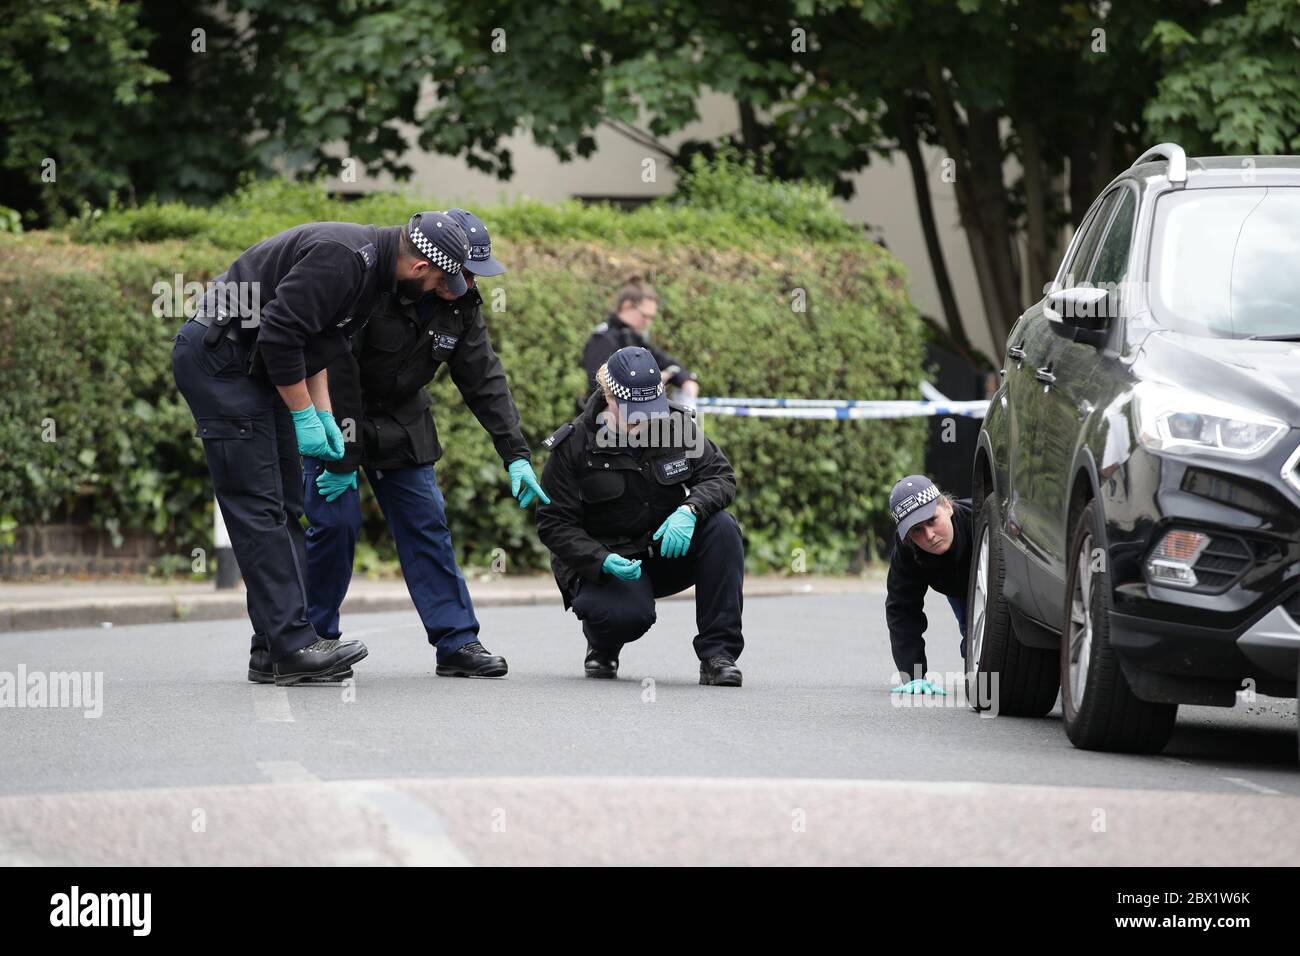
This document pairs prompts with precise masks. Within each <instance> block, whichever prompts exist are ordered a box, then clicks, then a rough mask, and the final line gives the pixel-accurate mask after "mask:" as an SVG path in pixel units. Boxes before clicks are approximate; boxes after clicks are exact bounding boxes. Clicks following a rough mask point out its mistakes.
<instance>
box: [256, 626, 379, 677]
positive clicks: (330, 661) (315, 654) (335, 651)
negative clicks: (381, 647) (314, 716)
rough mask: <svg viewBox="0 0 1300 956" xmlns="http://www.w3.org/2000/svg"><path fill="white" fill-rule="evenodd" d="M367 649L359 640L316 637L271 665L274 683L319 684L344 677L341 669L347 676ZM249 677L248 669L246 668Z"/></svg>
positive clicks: (365, 653) (363, 657) (366, 652)
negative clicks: (312, 641) (311, 641)
mask: <svg viewBox="0 0 1300 956" xmlns="http://www.w3.org/2000/svg"><path fill="white" fill-rule="evenodd" d="M369 653H370V652H369V651H368V650H366V645H364V644H362V643H361V642H360V641H335V640H330V639H327V638H318V639H317V640H316V641H315V642H314V643H312V644H308V645H307V646H306V647H304V648H303V649H302V650H299V651H294V652H293V653H292V654H290V655H289V656H288V657H286V658H285V659H284V660H282V661H276V662H275V663H274V664H272V665H271V672H272V674H273V675H274V677H275V682H276V684H278V685H279V686H281V687H289V686H292V685H293V684H309V683H310V684H319V683H330V682H333V681H336V680H344V679H345V678H344V676H343V672H344V671H347V672H348V674H349V675H350V674H351V672H352V665H353V664H355V663H357V662H358V661H361V660H364V659H365V656H366V655H367V654H369ZM248 673H249V676H250V678H251V677H252V673H253V671H252V668H251V667H250V668H249V671H248Z"/></svg>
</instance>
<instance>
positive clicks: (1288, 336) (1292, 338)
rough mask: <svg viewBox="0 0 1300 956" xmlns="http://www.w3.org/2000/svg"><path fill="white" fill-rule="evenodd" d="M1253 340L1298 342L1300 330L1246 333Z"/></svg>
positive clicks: (1299, 340)
mask: <svg viewBox="0 0 1300 956" xmlns="http://www.w3.org/2000/svg"><path fill="white" fill-rule="evenodd" d="M1246 338H1247V339H1249V340H1251V341H1254V342H1300V332H1283V333H1282V334H1281V335H1248V336H1246Z"/></svg>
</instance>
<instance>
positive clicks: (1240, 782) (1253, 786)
mask: <svg viewBox="0 0 1300 956" xmlns="http://www.w3.org/2000/svg"><path fill="white" fill-rule="evenodd" d="M1223 779H1224V780H1226V781H1228V783H1235V784H1236V785H1237V786H1239V787H1245V788H1246V789H1247V790H1254V791H1255V792H1256V793H1267V794H1268V795H1269V796H1273V797H1276V796H1278V795H1279V794H1280V793H1281V791H1280V790H1273V789H1271V788H1269V787H1261V786H1260V785H1259V784H1257V783H1251V782H1250V781H1249V780H1247V779H1246V778H1245V777H1224V778H1223Z"/></svg>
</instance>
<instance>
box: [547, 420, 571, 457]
mask: <svg viewBox="0 0 1300 956" xmlns="http://www.w3.org/2000/svg"><path fill="white" fill-rule="evenodd" d="M572 434H573V422H565V423H564V424H563V425H561V426H560V427H559V428H557V429H556V430H555V434H554V435H552V436H551V437H550V438H548V439H546V440H545V441H544V442H542V447H543V448H545V449H546V450H547V451H550V450H551V449H553V448H554V447H555V446H556V445H558V444H559V443H560V442H562V441H564V439H566V438H568V437H569V436H570V435H572Z"/></svg>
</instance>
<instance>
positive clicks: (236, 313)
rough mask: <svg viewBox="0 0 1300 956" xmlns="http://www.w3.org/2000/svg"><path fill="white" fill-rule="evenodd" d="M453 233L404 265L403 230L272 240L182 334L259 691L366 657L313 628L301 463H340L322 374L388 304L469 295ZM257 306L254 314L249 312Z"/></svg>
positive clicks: (237, 266) (329, 230)
mask: <svg viewBox="0 0 1300 956" xmlns="http://www.w3.org/2000/svg"><path fill="white" fill-rule="evenodd" d="M417 219H418V217H417ZM449 225H450V226H451V227H452V228H453V229H454V230H455V232H454V233H453V241H452V242H451V243H450V244H449V245H448V246H446V251H438V252H437V254H436V255H433V254H422V255H415V256H411V255H403V254H401V252H400V251H399V236H400V235H401V234H402V231H403V227H401V226H393V227H391V228H387V229H385V228H377V227H375V226H358V225H353V224H351V223H339V222H324V223H309V224H307V225H304V226H297V227H295V228H293V229H290V230H288V231H286V232H283V233H280V234H279V235H277V236H272V237H271V238H270V239H265V240H263V241H262V242H259V243H258V244H257V245H255V246H253V247H251V248H249V249H247V250H245V251H244V252H243V253H241V254H240V256H239V258H238V259H236V260H235V262H234V264H232V265H231V267H230V269H229V270H228V271H227V272H225V273H223V274H222V275H221V276H218V277H217V279H216V280H215V281H214V283H213V286H212V288H211V289H210V290H209V293H208V295H207V296H206V297H205V299H204V302H203V304H202V305H201V306H200V309H199V312H198V314H197V315H196V316H195V318H193V319H191V320H189V321H188V322H186V323H185V324H184V325H183V326H182V327H181V329H180V332H179V333H178V334H177V336H176V339H175V343H176V344H175V346H174V348H173V350H172V370H173V374H174V375H175V378H176V384H177V386H178V387H179V389H180V391H181V394H182V395H184V396H185V401H186V402H187V403H188V404H189V407H190V411H191V412H193V414H194V418H195V420H196V422H197V424H198V434H199V437H200V438H201V439H202V440H203V451H204V455H205V456H206V457H207V462H208V469H209V470H210V471H211V472H212V484H213V487H214V489H215V491H216V497H217V502H218V504H219V505H220V506H221V513H222V516H223V517H224V518H225V522H226V527H227V529H228V530H229V532H230V542H231V545H232V547H233V548H234V552H235V558H236V560H238V562H239V568H240V571H241V572H242V574H243V577H244V582H245V584H246V585H247V588H248V616H249V618H250V620H251V621H252V624H253V632H254V633H253V642H252V655H251V657H250V660H249V671H248V676H249V679H250V680H253V681H256V682H261V683H270V682H272V681H274V682H275V683H277V684H296V683H300V682H303V681H335V680H342V679H344V678H346V677H349V676H351V674H352V665H353V664H355V663H357V662H358V661H360V660H361V659H362V658H364V657H365V656H366V648H365V645H363V644H361V643H360V642H358V641H348V642H340V641H337V640H328V639H323V638H321V637H320V635H318V634H317V633H316V631H315V629H314V628H313V627H312V625H311V622H310V621H309V620H308V618H307V593H306V573H305V572H306V567H307V556H306V547H305V542H304V537H303V532H302V528H301V525H300V524H299V518H300V516H301V514H302V510H303V501H302V472H301V465H300V463H299V460H298V455H299V453H301V454H303V455H310V456H314V457H318V458H322V459H337V458H339V457H340V456H341V455H342V454H343V435H342V433H341V432H340V429H339V427H338V424H337V423H336V422H335V420H334V416H333V414H332V407H333V406H332V403H331V400H330V392H329V383H328V377H327V373H326V372H325V368H326V366H327V365H328V364H329V363H330V362H331V361H332V360H333V359H335V358H337V357H338V356H339V355H341V354H343V353H344V352H346V350H347V348H348V340H347V336H348V335H350V334H351V333H352V332H353V331H355V329H356V328H357V327H358V326H360V325H361V324H363V323H364V322H365V318H366V316H368V315H369V314H370V312H371V310H372V308H373V307H374V303H375V301H376V300H377V299H378V297H379V296H380V294H382V293H383V292H385V291H389V290H393V289H397V288H400V289H402V290H404V292H405V294H408V295H410V296H413V297H418V296H420V295H423V294H425V293H426V292H432V291H435V290H438V289H444V288H445V289H448V290H450V291H451V292H453V293H455V294H463V293H464V291H465V283H464V280H463V278H461V277H460V276H459V275H458V273H459V272H460V269H461V264H462V263H463V262H464V259H465V256H466V255H467V254H468V252H469V243H468V241H467V239H466V238H465V235H464V232H463V231H462V230H460V228H459V227H458V226H455V225H454V224H449ZM457 249H459V250H460V251H459V252H457ZM249 301H257V302H259V303H260V307H259V309H257V310H255V311H256V313H257V314H252V315H248V314H241V312H243V310H242V309H241V308H240V307H239V305H238V303H248V302H249ZM237 319H238V320H239V321H236V320H237Z"/></svg>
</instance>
